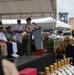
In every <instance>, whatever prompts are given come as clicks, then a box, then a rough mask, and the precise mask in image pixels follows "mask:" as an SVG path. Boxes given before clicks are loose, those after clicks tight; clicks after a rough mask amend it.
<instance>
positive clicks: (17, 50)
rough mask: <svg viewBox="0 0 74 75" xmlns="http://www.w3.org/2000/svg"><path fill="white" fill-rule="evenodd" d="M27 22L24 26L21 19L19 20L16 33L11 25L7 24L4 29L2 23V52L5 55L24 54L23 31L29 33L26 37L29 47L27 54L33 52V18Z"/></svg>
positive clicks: (0, 39) (0, 26) (0, 31)
mask: <svg viewBox="0 0 74 75" xmlns="http://www.w3.org/2000/svg"><path fill="white" fill-rule="evenodd" d="M26 22H27V24H26V25H25V27H24V28H23V26H22V25H21V20H17V25H16V26H15V27H14V34H15V35H14V34H13V32H12V30H11V26H7V27H6V28H5V29H6V30H5V31H4V28H3V25H2V23H0V54H1V55H3V56H13V57H18V56H19V55H22V54H21V53H23V50H24V45H23V44H22V33H23V32H24V31H25V32H26V33H27V34H26V35H27V36H26V38H27V40H28V42H27V49H26V54H28V55H30V54H31V49H32V48H31V39H32V31H33V30H34V28H33V27H32V26H31V18H30V17H29V18H27V19H26Z"/></svg>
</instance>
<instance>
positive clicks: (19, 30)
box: [14, 20, 23, 43]
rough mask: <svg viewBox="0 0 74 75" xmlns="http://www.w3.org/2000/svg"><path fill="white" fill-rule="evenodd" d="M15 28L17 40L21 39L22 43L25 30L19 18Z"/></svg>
mask: <svg viewBox="0 0 74 75" xmlns="http://www.w3.org/2000/svg"><path fill="white" fill-rule="evenodd" d="M14 30H15V33H16V34H15V37H16V41H19V42H20V43H22V32H23V27H22V25H21V20H17V25H16V26H15V28H14Z"/></svg>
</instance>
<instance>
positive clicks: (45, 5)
mask: <svg viewBox="0 0 74 75" xmlns="http://www.w3.org/2000/svg"><path fill="white" fill-rule="evenodd" d="M53 14H54V16H56V0H0V17H1V18H6V19H7V18H14V19H15V18H26V17H28V16H29V17H30V16H31V17H43V16H53Z"/></svg>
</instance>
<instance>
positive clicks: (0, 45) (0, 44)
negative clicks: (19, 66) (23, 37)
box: [0, 25, 8, 56]
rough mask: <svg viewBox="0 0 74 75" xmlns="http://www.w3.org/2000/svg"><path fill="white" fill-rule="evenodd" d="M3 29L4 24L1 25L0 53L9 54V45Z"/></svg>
mask: <svg viewBox="0 0 74 75" xmlns="http://www.w3.org/2000/svg"><path fill="white" fill-rule="evenodd" d="M2 31H3V26H2V25H0V54H1V55H3V56H7V55H8V52H7V45H6V41H7V39H6V38H5V36H4V35H3V33H2ZM3 39H4V40H5V41H4V40H3Z"/></svg>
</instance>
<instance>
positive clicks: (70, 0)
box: [57, 0, 74, 17]
mask: <svg viewBox="0 0 74 75" xmlns="http://www.w3.org/2000/svg"><path fill="white" fill-rule="evenodd" d="M57 12H68V13H69V17H74V0H57Z"/></svg>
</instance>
